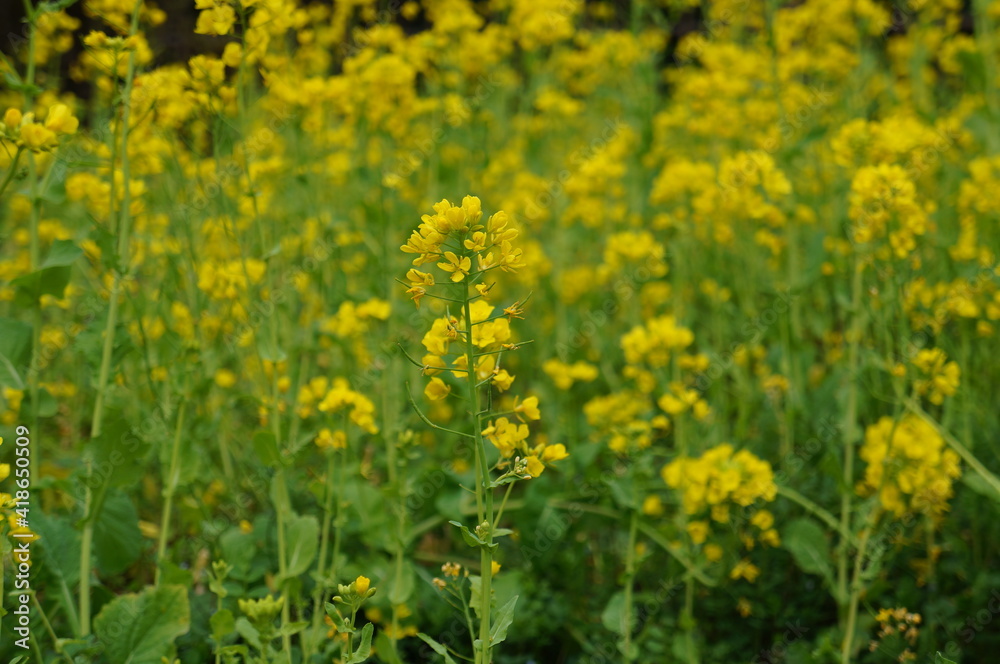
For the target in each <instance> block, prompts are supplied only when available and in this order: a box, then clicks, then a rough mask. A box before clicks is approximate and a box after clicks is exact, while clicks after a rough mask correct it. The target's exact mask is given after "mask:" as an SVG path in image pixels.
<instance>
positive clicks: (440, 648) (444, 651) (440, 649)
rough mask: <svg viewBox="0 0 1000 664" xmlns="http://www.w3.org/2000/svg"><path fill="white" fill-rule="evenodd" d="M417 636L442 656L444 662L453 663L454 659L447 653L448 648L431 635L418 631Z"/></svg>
mask: <svg viewBox="0 0 1000 664" xmlns="http://www.w3.org/2000/svg"><path fill="white" fill-rule="evenodd" d="M417 638H418V639H420V640H421V641H423V642H424V643H426V644H427V645H428V646H430V648H431V650H433V651H434V652H436V653H437V654H439V655H441V656H442V657H444V661H445V664H455V660H454V659H452V657H451V655H449V654H448V649H447V648H445V647H444V646H443V645H441V644H440V643H438V642H437V641H435V640H434V639H432V638H431V637H429V636H427V635H426V634H424V633H423V632H418V633H417Z"/></svg>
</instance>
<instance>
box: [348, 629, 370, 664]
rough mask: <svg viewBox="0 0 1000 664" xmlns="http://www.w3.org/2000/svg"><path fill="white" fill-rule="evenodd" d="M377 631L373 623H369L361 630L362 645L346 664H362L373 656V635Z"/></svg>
mask: <svg viewBox="0 0 1000 664" xmlns="http://www.w3.org/2000/svg"><path fill="white" fill-rule="evenodd" d="M374 631H375V625H373V624H372V623H367V624H366V625H365V626H364V627H362V628H361V644H360V645H359V646H358V649H357V650H355V651H354V654H353V655H351V656H350V657H349V658H348V659H347V663H346V664H361V663H362V662H364V661H365V660H367V659H368V658H369V657H371V654H372V633H373V632H374Z"/></svg>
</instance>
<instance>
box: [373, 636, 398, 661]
mask: <svg viewBox="0 0 1000 664" xmlns="http://www.w3.org/2000/svg"><path fill="white" fill-rule="evenodd" d="M375 652H377V653H378V658H379V659H380V660H382V661H383V662H385V664H403V661H402V660H401V659H399V657H397V656H396V653H394V652H393V651H392V641H391V640H390V639H389V637H388V636H386V635H385V632H379V633H378V636H376V637H375Z"/></svg>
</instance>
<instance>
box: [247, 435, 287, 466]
mask: <svg viewBox="0 0 1000 664" xmlns="http://www.w3.org/2000/svg"><path fill="white" fill-rule="evenodd" d="M251 442H252V443H253V451H254V452H256V453H257V458H258V459H260V461H261V463H263V464H264V465H265V466H268V467H270V468H276V467H278V465H280V464H281V455H280V454H278V439H277V438H275V437H274V434H273V433H271V432H270V431H264V430H263V429H261V430H260V431H257V432H256V433H254V435H253V438H252V439H251Z"/></svg>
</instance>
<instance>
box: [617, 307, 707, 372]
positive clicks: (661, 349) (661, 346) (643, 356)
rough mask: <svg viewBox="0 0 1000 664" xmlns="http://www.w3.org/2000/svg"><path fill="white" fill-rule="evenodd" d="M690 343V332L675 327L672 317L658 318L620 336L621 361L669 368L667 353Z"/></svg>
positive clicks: (674, 320) (680, 326)
mask: <svg viewBox="0 0 1000 664" xmlns="http://www.w3.org/2000/svg"><path fill="white" fill-rule="evenodd" d="M692 343H694V333H692V332H691V330H689V329H688V328H686V327H684V326H682V325H678V324H677V319H676V318H675V317H674V316H660V317H659V318H653V319H651V320H648V321H646V324H645V325H637V326H636V327H634V328H632V330H631V331H630V332H628V333H627V334H625V336H623V337H622V349H623V350H624V351H625V361H626V362H628V363H629V364H640V363H646V364H648V365H649V366H651V367H655V368H662V367H666V366H669V365H670V358H671V354H672V353H674V352H676V351H680V350H683V349H685V348H687V347H688V346H690V345H691V344H692Z"/></svg>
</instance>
